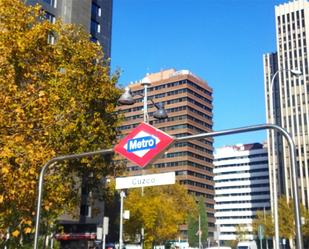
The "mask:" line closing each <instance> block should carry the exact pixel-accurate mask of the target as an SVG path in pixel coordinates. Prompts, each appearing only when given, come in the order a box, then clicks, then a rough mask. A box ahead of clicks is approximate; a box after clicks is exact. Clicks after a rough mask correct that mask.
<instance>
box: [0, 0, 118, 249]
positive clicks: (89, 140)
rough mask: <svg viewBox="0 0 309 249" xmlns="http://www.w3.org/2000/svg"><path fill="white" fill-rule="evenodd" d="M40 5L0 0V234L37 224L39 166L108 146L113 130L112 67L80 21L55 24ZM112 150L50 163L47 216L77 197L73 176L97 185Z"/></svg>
mask: <svg viewBox="0 0 309 249" xmlns="http://www.w3.org/2000/svg"><path fill="white" fill-rule="evenodd" d="M44 16H45V15H44V13H43V12H42V11H41V8H40V7H39V6H35V7H33V6H26V5H25V4H24V2H23V1H20V0H1V1H0V235H1V236H0V237H3V236H4V235H5V234H6V233H7V232H9V233H10V235H11V238H13V240H15V242H16V246H15V247H16V248H17V245H18V244H19V242H21V241H22V240H26V239H27V238H29V235H31V234H32V233H33V232H34V229H33V227H34V224H33V221H34V214H35V199H36V186H37V180H38V174H39V172H40V169H41V167H42V165H43V164H44V163H45V162H47V161H48V160H49V159H51V158H53V157H55V156H59V155H63V154H74V153H80V152H85V151H92V150H97V149H102V148H110V147H111V146H112V144H113V141H114V139H115V137H116V129H115V127H116V126H117V124H118V117H117V115H116V114H115V104H116V102H117V99H118V97H119V92H118V89H117V88H116V87H115V84H116V81H117V77H118V76H117V74H114V75H112V76H110V75H109V68H108V63H107V62H106V61H105V60H104V57H103V53H102V48H101V47H100V46H99V45H97V44H96V43H93V42H91V41H90V37H89V35H88V34H87V33H86V32H85V31H83V30H82V28H80V27H76V26H73V25H64V24H62V23H61V22H60V21H57V22H56V23H55V24H52V23H50V22H48V21H47V20H45V18H44ZM109 159H110V158H106V157H104V158H103V157H100V156H97V157H94V158H91V159H90V158H84V159H82V160H81V161H71V162H66V163H64V164H61V165H60V164H57V165H54V166H53V170H50V171H49V172H48V174H47V176H46V186H45V194H44V201H43V206H44V210H43V211H45V212H43V217H45V221H51V222H52V221H53V220H54V219H55V218H56V217H58V215H59V214H61V213H62V212H63V211H64V210H69V209H71V208H72V207H74V206H75V204H76V192H75V187H74V186H76V183H75V179H80V178H78V177H76V176H84V175H87V176H88V175H91V177H90V178H89V187H95V186H99V185H98V183H99V180H100V179H101V178H102V176H104V175H107V174H109V173H110V172H111V171H112V168H111V165H110V163H109V162H110V160H109Z"/></svg>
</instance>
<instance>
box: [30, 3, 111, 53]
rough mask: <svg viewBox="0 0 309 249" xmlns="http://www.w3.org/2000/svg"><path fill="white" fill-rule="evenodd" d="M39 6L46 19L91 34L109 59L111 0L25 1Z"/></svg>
mask: <svg viewBox="0 0 309 249" xmlns="http://www.w3.org/2000/svg"><path fill="white" fill-rule="evenodd" d="M26 3H27V4H31V5H34V4H40V5H41V6H42V7H43V9H44V11H45V12H46V18H47V19H48V20H50V21H51V22H55V21H56V18H60V19H61V20H62V21H63V22H64V23H73V24H78V25H81V26H83V27H84V28H85V30H86V31H88V32H89V33H90V34H91V39H92V40H93V41H94V42H99V44H101V45H102V47H103V51H104V56H105V58H110V57H111V31H112V7H113V3H112V0H26Z"/></svg>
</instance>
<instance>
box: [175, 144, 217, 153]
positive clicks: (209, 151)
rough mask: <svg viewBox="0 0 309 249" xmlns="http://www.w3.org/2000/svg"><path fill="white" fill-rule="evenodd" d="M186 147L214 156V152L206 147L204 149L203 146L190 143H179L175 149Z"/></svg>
mask: <svg viewBox="0 0 309 249" xmlns="http://www.w3.org/2000/svg"><path fill="white" fill-rule="evenodd" d="M185 146H188V147H190V148H194V149H196V150H199V151H202V152H205V153H207V154H210V155H212V150H209V149H207V148H205V147H202V146H199V145H196V144H193V143H190V142H179V143H176V144H175V147H185Z"/></svg>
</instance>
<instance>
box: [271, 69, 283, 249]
mask: <svg viewBox="0 0 309 249" xmlns="http://www.w3.org/2000/svg"><path fill="white" fill-rule="evenodd" d="M279 72H280V70H278V71H277V72H276V73H275V74H274V75H273V77H272V79H271V83H270V87H269V113H270V123H272V124H275V117H274V116H275V105H274V98H273V94H274V93H273V86H274V82H275V78H276V76H277V75H278V74H279ZM270 134H271V148H272V178H273V217H274V226H275V243H274V248H275V249H279V248H280V247H279V218H278V194H277V169H276V155H275V131H274V130H271V131H270Z"/></svg>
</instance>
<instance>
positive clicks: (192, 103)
mask: <svg viewBox="0 0 309 249" xmlns="http://www.w3.org/2000/svg"><path fill="white" fill-rule="evenodd" d="M147 79H148V80H149V81H150V86H149V87H148V100H149V103H148V114H149V123H150V124H151V125H153V126H155V127H156V128H159V129H161V130H162V131H164V132H166V133H168V134H169V135H172V136H175V137H182V136H187V135H192V134H199V133H205V132H211V131H212V109H213V106H212V89H211V88H210V87H209V86H208V84H207V83H206V82H205V81H204V80H202V79H201V78H199V77H198V76H196V75H194V74H192V73H191V72H189V71H188V70H181V71H176V70H174V69H169V70H164V71H161V72H158V73H153V74H148V75H147ZM129 87H130V88H131V90H132V93H133V95H134V99H135V101H136V103H135V104H134V105H131V106H125V105H123V106H120V107H119V111H120V112H121V113H123V115H124V121H123V122H122V124H121V126H120V127H119V129H120V131H121V133H122V136H124V135H126V134H128V133H129V132H130V131H131V130H132V129H133V128H134V127H136V126H137V125H138V124H140V123H141V122H143V103H142V101H143V96H142V95H143V94H144V88H143V86H142V85H141V81H140V82H136V83H133V84H130V85H129ZM150 99H152V100H153V102H154V103H159V102H162V103H164V105H165V109H166V110H167V113H168V118H167V119H164V120H156V119H155V118H154V117H153V113H154V111H155V110H156V108H155V106H154V105H153V103H152V102H151V101H150ZM127 169H128V172H129V174H132V175H138V174H141V173H142V170H141V168H139V167H137V166H136V165H134V164H132V163H130V162H128V163H127ZM143 171H144V173H145V174H147V173H150V172H158V173H159V172H160V173H161V172H169V171H175V172H176V178H177V180H179V182H180V183H181V184H183V185H184V186H185V187H186V188H187V189H188V192H189V193H191V194H194V195H195V196H203V197H205V199H206V207H207V213H208V221H209V226H210V235H212V229H213V226H214V199H213V198H214V183H213V172H212V171H213V140H212V139H211V138H207V139H203V140H199V141H197V140H192V141H188V142H182V143H177V144H176V145H174V146H173V147H172V148H170V149H169V150H168V151H167V152H166V153H165V154H164V155H163V156H162V157H161V158H159V159H157V160H156V161H154V162H153V164H151V165H149V166H147V167H146V169H144V170H143Z"/></svg>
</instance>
